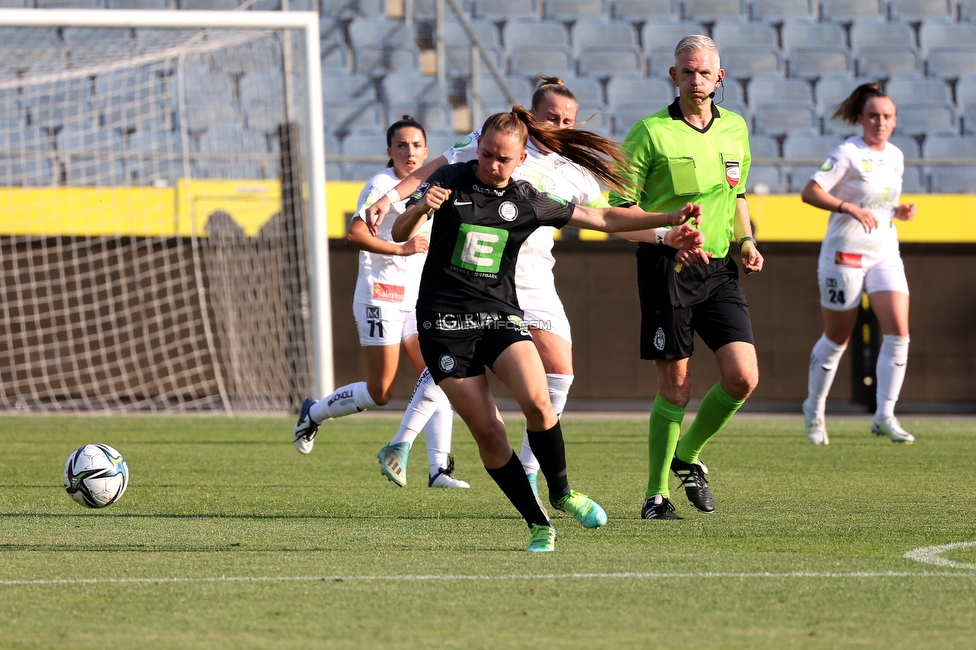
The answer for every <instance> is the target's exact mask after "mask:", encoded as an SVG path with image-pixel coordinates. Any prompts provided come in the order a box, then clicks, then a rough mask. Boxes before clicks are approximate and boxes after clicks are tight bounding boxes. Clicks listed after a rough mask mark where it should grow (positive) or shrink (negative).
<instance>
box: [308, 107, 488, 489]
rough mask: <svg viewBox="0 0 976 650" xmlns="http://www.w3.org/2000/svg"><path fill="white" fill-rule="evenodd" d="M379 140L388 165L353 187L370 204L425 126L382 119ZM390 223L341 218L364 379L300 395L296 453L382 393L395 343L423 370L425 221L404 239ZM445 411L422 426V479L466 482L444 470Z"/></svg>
mask: <svg viewBox="0 0 976 650" xmlns="http://www.w3.org/2000/svg"><path fill="white" fill-rule="evenodd" d="M386 144H387V150H386V152H387V155H388V156H389V157H390V163H389V166H388V167H387V168H386V169H384V170H383V171H381V172H380V173H378V174H376V175H375V176H373V178H371V179H370V180H369V182H368V183H366V186H365V187H364V188H363V190H362V192H361V193H360V195H359V205H360V206H369V205H371V204H372V203H373V202H375V201H376V199H377V198H379V197H381V196H383V195H385V194H386V193H387V192H389V191H390V189H392V188H393V187H394V186H395V185H396V184H397V183H399V182H400V180H401V179H403V178H405V177H406V176H407V175H408V174H410V173H411V172H413V171H415V170H417V169H419V168H420V166H421V165H423V164H424V161H425V160H426V159H427V134H426V132H425V131H424V128H423V126H421V125H420V124H419V123H418V122H417V121H416V120H414V119H413V118H412V117H410V116H408V115H404V116H403V119H402V120H400V121H398V122H395V123H394V124H393V125H392V126H390V128H389V129H388V130H387V133H386ZM404 204H405V202H402V201H401V202H399V203H398V204H396V205H395V206H393V209H394V211H395V212H396V213H397V214H399V213H400V212H402V211H403V208H404ZM392 227H393V220H392V219H391V220H390V221H389V222H388V223H386V224H381V225H380V228H379V230H378V231H377V233H376V235H375V236H374V235H373V234H372V233H371V232H370V230H369V228H368V227H367V225H366V223H365V222H364V221H363V219H362V217H361V215H360V214H359V213H357V214H356V215H355V216H353V218H352V221H350V223H349V230H348V232H347V233H346V243H347V244H348V245H349V246H352V247H353V248H358V249H359V250H360V251H361V252H360V253H359V277H358V279H357V281H356V292H355V296H354V299H353V313H354V314H355V317H356V325H357V327H358V329H359V343H360V345H362V347H363V357H364V360H365V364H366V381H360V382H356V383H353V384H348V385H346V386H342V387H341V388H338V389H336V390H335V391H334V392H333V393H332V394H331V395H329V396H328V397H326V398H325V399H322V400H315V399H306V400H305V401H304V402H303V403H302V408H301V412H300V414H299V416H298V423H297V424H296V425H295V429H294V439H295V447H296V448H297V449H298V451H299V452H301V453H303V454H308V453H310V452H311V451H312V447H313V446H314V444H315V434H316V432H317V431H318V427H319V424H320V423H322V422H323V421H324V420H327V419H331V418H339V417H343V416H345V415H350V414H352V413H359V412H360V411H365V410H366V409H370V408H375V407H376V406H382V405H383V404H386V403H387V402H389V401H390V398H391V397H392V395H393V384H394V380H395V379H396V372H397V366H398V364H399V360H400V345H401V344H402V345H403V347H404V349H405V350H406V352H407V357H408V358H409V359H410V362H411V363H412V364H413V366H414V368H416V369H417V372H418V373H421V372H422V371H423V370H424V361H423V358H422V357H421V354H420V346H419V344H418V342H417V317H416V313H415V312H414V307H415V304H416V302H417V289H418V286H419V284H420V272H421V270H422V269H423V266H424V261H425V260H426V258H427V255H426V253H427V246H428V237H429V234H430V233H429V230H430V229H429V228H424V229H421V230H419V231H418V232H417V233H415V234H414V236H413V237H411V238H410V239H409V240H408V241H406V242H404V243H397V242H394V241H393V238H392V237H391V234H390V231H391V229H392ZM453 417H454V414H453V412H452V411H451V409H450V407H449V406H448V407H447V408H446V409H442V410H439V411H437V412H435V413H434V414H433V417H432V418H431V420H430V422H429V423H428V424H427V427H426V428H425V431H426V441H427V456H428V462H429V464H430V467H431V473H432V478H431V481H430V487H443V488H466V487H469V486H468V484H467V483H465V482H464V481H459V480H458V479H456V478H454V477H453V476H452V475H451V470H452V468H453V459H452V458H451V456H450V450H451V420H452V419H453Z"/></svg>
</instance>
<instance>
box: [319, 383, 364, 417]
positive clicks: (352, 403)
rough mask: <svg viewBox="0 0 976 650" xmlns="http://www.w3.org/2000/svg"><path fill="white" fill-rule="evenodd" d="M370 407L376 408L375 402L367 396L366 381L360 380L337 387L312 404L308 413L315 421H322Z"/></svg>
mask: <svg viewBox="0 0 976 650" xmlns="http://www.w3.org/2000/svg"><path fill="white" fill-rule="evenodd" d="M372 408H376V402H374V401H373V398H372V397H370V396H369V391H368V390H366V382H365V381H360V382H356V383H355V384H347V385H346V386H343V387H342V388H337V389H336V390H335V391H334V392H333V393H332V394H331V395H329V396H328V397H324V398H322V399H320V400H319V401H318V402H316V403H315V404H313V405H312V408H310V409H309V410H308V414H309V415H310V416H311V418H312V419H313V420H315V421H316V422H322V421H323V420H328V419H331V418H341V417H342V416H344V415H349V414H351V413H359V412H360V411H365V410H366V409H372Z"/></svg>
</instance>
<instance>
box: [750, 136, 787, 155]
mask: <svg viewBox="0 0 976 650" xmlns="http://www.w3.org/2000/svg"><path fill="white" fill-rule="evenodd" d="M749 150H750V152H751V153H752V159H753V160H756V159H757V158H765V159H769V158H779V157H780V155H779V143H778V142H777V141H776V138H771V137H769V136H768V135H753V136H750V137H749Z"/></svg>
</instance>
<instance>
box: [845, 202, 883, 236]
mask: <svg viewBox="0 0 976 650" xmlns="http://www.w3.org/2000/svg"><path fill="white" fill-rule="evenodd" d="M844 205H845V206H847V211H846V212H847V214H849V215H851V216H852V217H853V218H854V219H856V220H857V221H859V222H860V224H861V226H862V227H863V228H864V232H871V231H872V230H874V229H875V228H877V227H878V220H877V219H875V218H874V214H873V213H872V212H871V211H870V210H865V209H864V208H862V207H860V206H857V205H854V204H853V203H850V202H847V201H845V202H844Z"/></svg>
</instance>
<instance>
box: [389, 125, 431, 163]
mask: <svg viewBox="0 0 976 650" xmlns="http://www.w3.org/2000/svg"><path fill="white" fill-rule="evenodd" d="M406 128H414V129H420V133H421V135H423V136H424V144H425V145H426V144H427V132H426V131H424V127H423V126H422V125H421V124H420V122H418V121H417V120H415V119H414V118H413V116H412V115H404V116H403V117H402V118H400V119H399V120H397V121H396V122H394V123H393V124H391V125H390V128H388V129H387V130H386V148H387V149H389V148H390V147H392V146H393V136H394V135H396V132H397V131H399V130H400V129H406ZM386 166H387V167H392V166H393V159H392V158H391V159H390V160H388V161H387V163H386Z"/></svg>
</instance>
